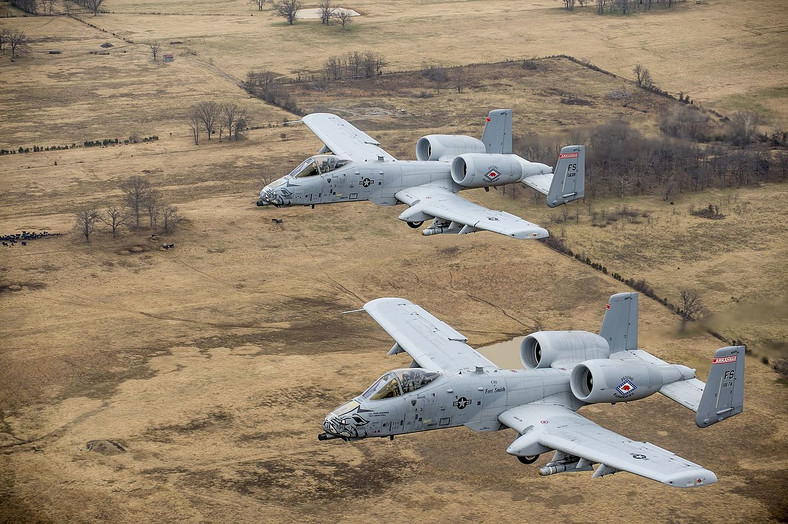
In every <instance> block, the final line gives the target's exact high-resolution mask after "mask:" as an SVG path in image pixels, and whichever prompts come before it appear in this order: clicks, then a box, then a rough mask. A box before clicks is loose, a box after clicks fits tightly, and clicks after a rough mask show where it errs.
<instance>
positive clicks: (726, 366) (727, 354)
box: [695, 346, 745, 428]
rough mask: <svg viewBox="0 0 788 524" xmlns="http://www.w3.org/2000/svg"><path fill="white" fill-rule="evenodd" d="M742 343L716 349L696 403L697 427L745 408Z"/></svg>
mask: <svg viewBox="0 0 788 524" xmlns="http://www.w3.org/2000/svg"><path fill="white" fill-rule="evenodd" d="M744 352H745V347H744V346H728V347H724V348H720V349H718V350H717V351H716V352H715V353H714V359H713V360H712V361H711V369H710V370H709V377H708V379H707V380H706V387H704V388H703V396H701V399H700V405H699V406H698V414H697V415H696V416H695V423H696V424H697V425H698V427H700V428H705V427H707V426H711V425H712V424H716V423H717V422H720V421H722V420H725V419H726V418H729V417H732V416H734V415H737V414H739V413H741V412H742V411H744Z"/></svg>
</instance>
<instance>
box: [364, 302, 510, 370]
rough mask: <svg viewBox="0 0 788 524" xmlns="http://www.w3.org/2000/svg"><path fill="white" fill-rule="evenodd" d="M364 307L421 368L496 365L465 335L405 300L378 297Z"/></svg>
mask: <svg viewBox="0 0 788 524" xmlns="http://www.w3.org/2000/svg"><path fill="white" fill-rule="evenodd" d="M364 310H365V311H366V312H367V313H369V315H370V316H371V317H372V318H373V319H375V321H376V322H377V323H378V324H380V326H381V327H382V328H383V329H384V330H385V331H386V332H387V333H388V334H389V335H391V337H392V338H393V339H394V340H395V341H396V343H397V344H398V345H399V347H400V348H401V349H402V350H404V351H406V352H407V353H408V354H409V355H410V356H411V357H412V358H413V360H415V361H416V363H417V364H418V365H419V366H421V367H422V368H424V369H428V370H431V371H446V370H455V369H464V368H475V367H476V366H483V367H492V368H497V367H498V366H496V365H495V364H493V363H492V362H490V361H489V360H487V359H486V358H484V357H483V356H482V355H481V354H480V353H478V352H477V351H476V350H474V349H473V348H472V347H471V346H469V345H468V344H466V343H465V341H466V340H467V339H466V338H465V336H463V335H462V334H461V333H459V332H458V331H457V330H455V329H454V328H453V327H451V326H450V325H448V324H446V323H445V322H443V321H441V320H438V319H437V318H435V317H434V316H432V315H431V314H430V313H428V312H427V311H426V310H424V309H423V308H421V307H419V306H417V305H415V304H412V303H411V302H409V301H408V300H405V299H402V298H378V299H376V300H372V301H370V302H367V303H366V304H364ZM393 349H394V348H392V350H393Z"/></svg>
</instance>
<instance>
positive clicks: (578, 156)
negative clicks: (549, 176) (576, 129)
mask: <svg viewBox="0 0 788 524" xmlns="http://www.w3.org/2000/svg"><path fill="white" fill-rule="evenodd" d="M585 189H586V148H585V146H566V147H564V148H562V149H561V153H560V154H559V155H558V163H557V164H556V165H555V170H554V171H553V180H552V182H551V183H550V190H549V191H548V193H547V205H548V206H549V207H556V206H560V205H561V204H566V203H567V202H571V201H572V200H577V199H578V198H583V197H584V196H585Z"/></svg>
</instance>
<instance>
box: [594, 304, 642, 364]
mask: <svg viewBox="0 0 788 524" xmlns="http://www.w3.org/2000/svg"><path fill="white" fill-rule="evenodd" d="M599 336H600V337H602V338H604V339H605V340H607V343H608V345H609V346H610V353H615V352H616V351H625V350H635V349H637V348H638V294H637V293H635V292H631V293H616V294H615V295H612V296H611V297H610V299H609V300H608V302H607V311H605V318H604V319H602V327H601V328H600V329H599Z"/></svg>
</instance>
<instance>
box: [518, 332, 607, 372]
mask: <svg viewBox="0 0 788 524" xmlns="http://www.w3.org/2000/svg"><path fill="white" fill-rule="evenodd" d="M609 356H610V346H609V345H608V343H607V340H605V339H604V338H602V337H600V336H599V335H596V334H594V333H589V332H588V331H539V332H536V333H532V334H530V335H528V336H527V337H525V339H523V341H522V342H521V343H520V362H522V363H523V366H525V368H526V369H537V368H549V367H550V366H552V365H553V364H554V363H557V364H559V365H560V363H562V362H566V363H567V367H568V366H571V365H572V364H574V363H577V362H582V361H584V360H590V359H600V358H604V359H606V358H608V357H609Z"/></svg>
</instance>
